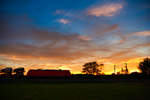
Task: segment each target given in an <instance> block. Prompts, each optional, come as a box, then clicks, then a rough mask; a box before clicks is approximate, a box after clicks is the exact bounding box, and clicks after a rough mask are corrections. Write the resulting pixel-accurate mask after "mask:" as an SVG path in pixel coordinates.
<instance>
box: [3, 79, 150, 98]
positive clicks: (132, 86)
mask: <svg viewBox="0 0 150 100" xmlns="http://www.w3.org/2000/svg"><path fill="white" fill-rule="evenodd" d="M149 91H150V84H149V82H91V83H85V82H64V83H63V82H60V83H59V82H56V83H51V82H12V83H9V82H7V83H0V98H1V100H149V98H150V95H149Z"/></svg>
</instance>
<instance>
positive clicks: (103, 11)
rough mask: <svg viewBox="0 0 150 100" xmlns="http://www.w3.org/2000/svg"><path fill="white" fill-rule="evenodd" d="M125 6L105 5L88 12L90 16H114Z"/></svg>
mask: <svg viewBox="0 0 150 100" xmlns="http://www.w3.org/2000/svg"><path fill="white" fill-rule="evenodd" d="M122 8H123V6H122V5H121V4H105V5H100V6H97V7H93V8H91V9H89V10H88V15H90V16H96V17H100V16H107V17H110V16H114V15H115V14H116V13H117V12H119V11H120V10H121V9H122Z"/></svg>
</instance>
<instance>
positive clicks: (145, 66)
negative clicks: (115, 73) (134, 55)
mask: <svg viewBox="0 0 150 100" xmlns="http://www.w3.org/2000/svg"><path fill="white" fill-rule="evenodd" d="M125 64H126V63H125ZM103 66H104V64H98V63H97V62H96V61H94V62H88V63H85V64H84V65H83V67H82V73H84V74H92V75H100V74H101V72H102V69H103ZM138 69H139V70H140V71H141V73H142V74H145V75H150V58H144V60H143V61H141V62H140V63H139V66H138ZM122 71H125V72H126V74H128V69H127V64H126V69H125V70H123V69H122Z"/></svg>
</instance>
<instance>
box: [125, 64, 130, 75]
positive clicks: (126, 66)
mask: <svg viewBox="0 0 150 100" xmlns="http://www.w3.org/2000/svg"><path fill="white" fill-rule="evenodd" d="M125 68H126V70H125V73H126V74H128V72H129V71H128V64H127V63H125Z"/></svg>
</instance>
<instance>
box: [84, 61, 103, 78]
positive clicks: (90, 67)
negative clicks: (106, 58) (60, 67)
mask: <svg viewBox="0 0 150 100" xmlns="http://www.w3.org/2000/svg"><path fill="white" fill-rule="evenodd" d="M102 66H103V64H100V65H99V64H97V62H88V63H85V64H84V65H83V68H82V72H83V73H85V74H93V75H98V74H100V72H101V71H102Z"/></svg>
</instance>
